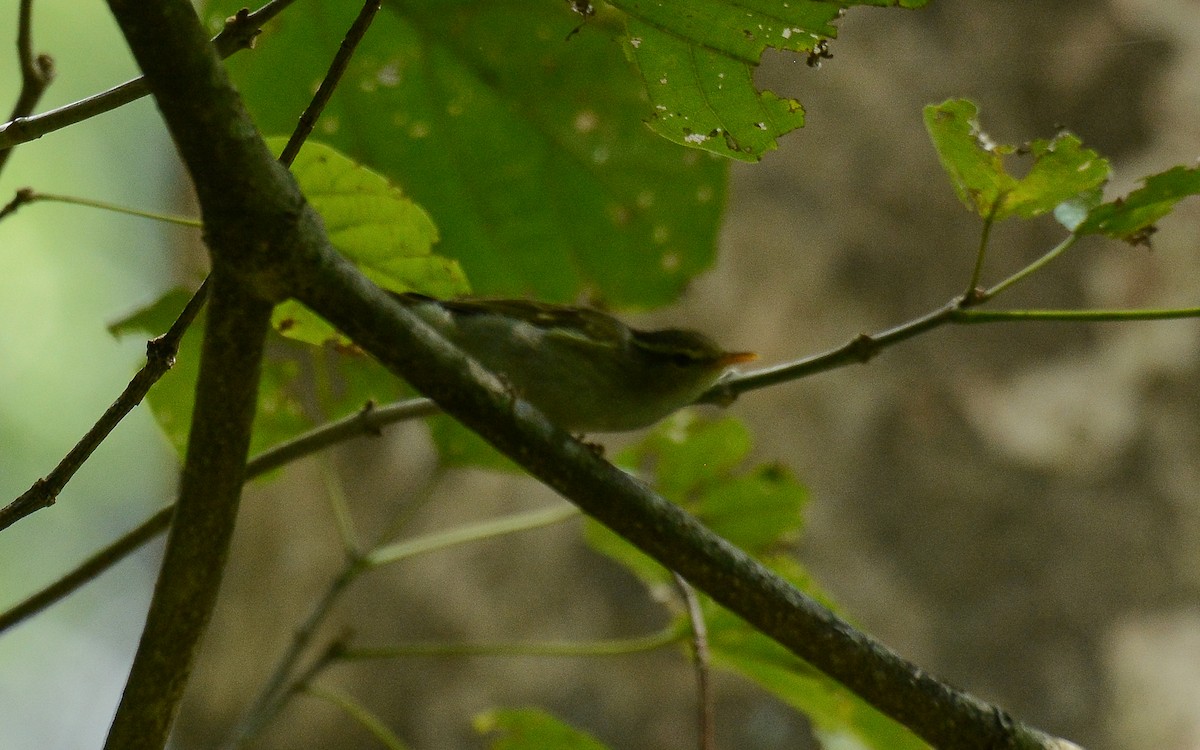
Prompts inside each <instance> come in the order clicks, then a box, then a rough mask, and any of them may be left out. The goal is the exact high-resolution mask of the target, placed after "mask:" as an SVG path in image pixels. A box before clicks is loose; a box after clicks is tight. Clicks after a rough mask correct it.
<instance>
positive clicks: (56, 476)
mask: <svg viewBox="0 0 1200 750" xmlns="http://www.w3.org/2000/svg"><path fill="white" fill-rule="evenodd" d="M207 293H208V284H207V282H206V283H204V284H201V285H200V288H199V289H197V290H196V293H195V294H194V295H192V298H191V299H190V300H189V301H188V303H187V305H186V306H184V308H183V312H181V313H180V314H179V317H178V318H176V319H175V322H174V323H172V324H171V327H170V329H168V330H167V332H166V333H164V334H163V335H162V336H159V337H158V338H156V339H151V340H150V341H149V342H147V344H146V364H145V365H143V366H142V369H141V370H139V371H138V373H137V374H136V375H134V376H133V379H132V380H130V381H129V385H127V386H125V390H124V391H123V392H122V393H121V395H120V396H119V397H117V400H116V401H114V402H113V404H112V406H110V407H108V410H107V411H105V412H104V414H103V415H102V416H101V417H100V419H99V420H97V421H96V423H95V424H94V425H92V427H91V429H89V430H88V431H87V434H86V435H84V436H83V438H82V439H80V441H79V442H78V443H76V444H75V447H74V448H72V449H71V450H70V452H68V453H67V455H66V456H64V457H63V459H62V461H59V463H58V466H55V467H54V470H53V471H51V472H50V473H49V474H47V475H46V476H45V477H44V478H42V479H39V480H37V481H36V482H34V483H33V486H32V487H30V488H29V489H28V490H26V491H25V492H24V493H22V494H21V496H20V497H18V498H17V499H15V500H13V501H12V502H11V503H9V504H8V505H6V506H5V507H4V508H0V530H4V529H6V528H8V527H9V526H11V525H13V524H14V523H16V522H17V521H19V520H21V519H22V518H24V517H25V516H27V515H29V514H30V513H33V512H34V511H37V510H40V509H42V508H47V507H49V506H51V505H53V504H54V500H55V498H57V497H58V494H59V493H60V492H62V489H63V487H65V486H66V484H67V482H69V481H70V480H71V477H73V476H75V472H76V471H78V470H79V467H80V466H82V465H83V463H84V462H85V461H87V459H88V457H89V456H91V455H92V451H94V450H96V448H97V446H99V445H100V443H101V442H103V441H104V439H105V438H107V437H108V435H109V433H110V432H112V431H113V429H114V428H115V427H116V426H117V425H118V424H120V423H121V420H122V419H124V418H125V415H126V414H128V413H129V412H130V411H132V410H133V407H135V406H137V405H138V404H139V403H141V401H142V399H143V398H145V396H146V394H147V393H148V392H149V391H150V387H151V386H153V385H154V384H155V383H157V382H158V380H159V379H160V378H161V377H162V376H163V375H164V374H166V372H167V370H169V369H171V367H172V365H174V364H175V355H176V354H177V353H178V352H179V341H180V339H182V338H183V334H184V332H185V331H186V330H187V328H188V326H190V325H191V323H192V321H193V320H194V319H195V317H196V315H197V314H198V313H199V312H200V308H201V307H203V306H204V301H205V299H206V297H207Z"/></svg>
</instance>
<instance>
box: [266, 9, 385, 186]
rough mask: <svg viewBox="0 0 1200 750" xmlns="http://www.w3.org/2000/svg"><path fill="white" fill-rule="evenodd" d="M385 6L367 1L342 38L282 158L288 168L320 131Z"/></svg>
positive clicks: (280, 157) (280, 160) (281, 161)
mask: <svg viewBox="0 0 1200 750" xmlns="http://www.w3.org/2000/svg"><path fill="white" fill-rule="evenodd" d="M382 4H383V0H367V2H366V4H364V5H363V7H362V10H361V11H359V13H358V17H357V18H355V19H354V23H353V24H351V25H350V29H349V30H348V31H347V32H346V36H345V37H343V38H342V43H341V45H339V46H338V51H337V54H336V55H334V57H333V61H332V62H331V63H330V65H329V71H328V72H327V73H326V74H325V78H324V80H322V81H321V85H320V87H318V88H317V93H316V94H315V95H314V96H313V99H312V101H311V102H309V104H308V107H307V108H306V109H305V110H304V113H303V114H301V115H300V121H299V123H297V125H296V129H295V130H294V131H292V137H291V138H289V139H288V142H287V145H286V146H284V148H283V153H281V154H280V155H279V162H280V163H281V164H283V165H284V166H285V167H290V166H291V165H292V162H293V161H295V160H296V155H297V154H299V153H300V147H301V146H302V145H304V141H306V140H307V139H308V136H309V134H311V133H312V130H313V128H314V127H316V125H317V120H318V119H319V118H320V117H321V112H323V111H324V110H325V105H327V104H328V103H329V100H330V98H332V97H333V92H334V91H335V90H336V89H337V85H338V83H339V82H341V80H342V75H344V74H345V72H346V67H347V66H348V65H349V64H350V58H351V57H353V56H354V50H355V49H356V48H357V47H358V43H359V42H361V41H362V38H363V36H364V35H365V34H366V33H367V29H369V28H370V27H371V21H373V20H375V13H376V12H377V11H378V10H379V6H380V5H382Z"/></svg>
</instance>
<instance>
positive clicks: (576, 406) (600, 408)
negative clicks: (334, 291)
mask: <svg viewBox="0 0 1200 750" xmlns="http://www.w3.org/2000/svg"><path fill="white" fill-rule="evenodd" d="M393 296H395V297H396V298H397V299H398V300H399V301H400V302H401V304H403V305H405V306H406V307H407V308H409V309H410V310H411V311H412V312H413V313H414V314H416V315H417V316H418V317H420V318H421V319H422V320H424V321H425V322H426V323H427V324H429V326H430V327H432V328H434V329H435V330H437V331H438V332H439V333H440V334H441V335H442V336H444V337H445V338H446V339H447V340H448V341H450V342H451V343H453V344H454V345H456V346H457V347H459V348H460V349H462V350H463V351H464V352H466V353H467V354H470V355H471V356H472V357H474V358H475V359H476V360H477V361H478V362H479V363H480V364H482V365H483V366H484V367H486V368H487V369H489V370H491V371H492V372H493V373H494V374H495V375H497V376H499V377H500V378H501V379H502V380H504V381H505V382H506V383H507V384H508V385H509V386H510V387H511V388H512V389H513V391H514V393H516V394H517V395H518V396H520V397H521V398H523V399H525V400H526V401H528V402H529V403H531V404H533V405H534V406H535V407H537V408H538V409H539V410H540V411H541V412H542V413H543V414H545V415H546V416H547V417H548V418H549V419H550V420H551V421H553V422H555V423H556V424H558V425H559V426H560V427H563V428H564V429H567V430H570V431H572V432H577V433H591V432H621V431H624V430H636V429H639V428H642V427H646V426H648V425H651V424H654V423H655V422H657V421H658V420H660V419H662V418H663V417H665V416H667V415H668V414H670V413H671V412H673V411H675V410H677V409H679V408H680V407H683V406H686V405H688V404H690V403H692V402H693V401H695V400H696V398H697V397H698V396H700V394H702V393H704V391H706V390H708V389H709V388H710V387H711V386H712V385H714V384H715V383H716V382H717V381H718V380H719V379H720V378H721V376H722V375H724V374H725V372H726V371H727V370H728V369H729V367H731V366H732V365H735V364H738V363H740V362H749V361H751V360H753V359H755V358H756V357H757V355H755V354H754V353H752V352H729V351H725V350H724V349H722V348H721V347H720V346H718V345H717V344H716V343H715V342H714V341H713V340H712V339H710V338H708V337H707V336H705V335H703V334H701V333H696V332H695V331H686V330H678V329H666V330H660V331H640V330H638V329H636V328H630V327H629V326H627V325H625V324H624V323H622V322H621V321H619V320H617V319H616V318H614V317H613V316H611V315H608V314H607V313H602V312H599V311H597V310H591V309H588V308H585V307H575V306H571V305H555V304H549V303H545V302H527V301H524V300H508V299H480V300H451V301H447V300H437V299H433V298H432V297H426V296H424V295H420V294H413V293H408V294H395V295H393Z"/></svg>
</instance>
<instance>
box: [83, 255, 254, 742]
mask: <svg viewBox="0 0 1200 750" xmlns="http://www.w3.org/2000/svg"><path fill="white" fill-rule="evenodd" d="M270 317H271V305H270V304H269V303H268V302H266V301H264V300H262V299H261V298H258V297H256V296H254V295H253V294H251V293H249V292H248V291H247V289H246V287H245V285H244V284H242V283H241V282H240V281H239V280H238V279H236V278H235V277H232V276H227V275H225V274H223V273H222V272H221V271H220V270H219V269H217V270H214V272H213V276H212V304H211V305H210V308H209V315H208V325H207V327H206V329H205V335H204V347H203V350H202V354H201V359H200V377H199V381H198V383H197V387H196V405H195V413H194V417H193V421H192V430H191V435H190V436H189V440H188V453H187V461H186V462H185V464H184V468H183V477H182V479H181V482H180V490H179V502H178V503H177V504H176V506H175V514H174V517H173V519H172V526H171V534H170V536H169V537H168V539H167V548H166V552H165V554H164V559H163V566H162V570H161V571H160V573H159V578H158V583H157V585H156V586H155V589H154V598H153V600H152V601H151V603H150V612H149V614H148V615H147V617H146V627H145V629H144V631H143V632H142V640H141V643H139V644H138V650H137V655H136V656H135V657H134V661H133V668H132V670H131V673H130V675H129V681H128V682H127V683H126V685H125V692H124V694H123V695H122V696H121V703H120V706H119V707H118V708H117V714H116V718H115V719H114V720H113V725H112V729H111V730H110V732H109V735H108V741H107V743H106V744H105V747H106V748H108V749H109V750H118V749H119V750H132V749H137V748H146V749H147V750H159V749H160V748H162V747H163V746H164V745H165V744H166V741H167V737H168V735H169V733H170V729H171V724H172V722H173V721H174V718H175V714H176V713H177V711H178V707H179V701H180V700H181V699H182V697H183V689H184V687H185V686H186V684H187V679H188V676H189V675H190V674H191V667H192V662H193V660H194V658H195V654H196V651H197V650H198V648H199V644H200V639H201V636H202V635H203V633H204V631H205V629H206V628H207V626H208V621H209V619H210V617H211V615H212V609H213V605H214V603H215V602H216V598H217V591H218V589H219V587H220V584H221V576H222V573H223V572H224V569H225V560H226V558H227V556H228V553H229V544H230V540H231V539H232V536H233V526H234V520H235V519H236V517H237V508H238V500H239V498H240V497H241V493H242V482H243V475H244V472H245V463H246V451H247V449H248V447H249V445H250V429H251V425H252V423H253V420H254V407H255V403H256V400H257V397H258V376H259V368H260V366H261V362H262V351H263V346H264V342H265V340H266V333H267V330H268V327H269V325H270Z"/></svg>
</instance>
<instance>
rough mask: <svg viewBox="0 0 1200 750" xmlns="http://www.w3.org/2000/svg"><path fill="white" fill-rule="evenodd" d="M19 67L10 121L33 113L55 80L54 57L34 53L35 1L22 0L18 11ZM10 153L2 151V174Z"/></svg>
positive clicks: (0, 152)
mask: <svg viewBox="0 0 1200 750" xmlns="http://www.w3.org/2000/svg"><path fill="white" fill-rule="evenodd" d="M17 65H18V66H19V67H20V68H21V93H19V94H17V101H16V103H15V104H14V105H13V109H12V114H11V115H9V116H8V119H9V120H15V119H17V118H20V117H25V116H26V115H28V114H29V113H30V112H33V108H34V107H36V106H37V103H38V102H39V101H41V98H42V94H44V93H45V91H46V88H47V87H49V85H50V83H51V82H52V81H53V80H54V58H52V57H50V55H35V54H34V53H33V0H21V6H20V9H19V10H18V11H17ZM10 151H11V149H6V150H3V151H0V171H3V170H4V165H5V164H7V163H8V157H9V153H10Z"/></svg>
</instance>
